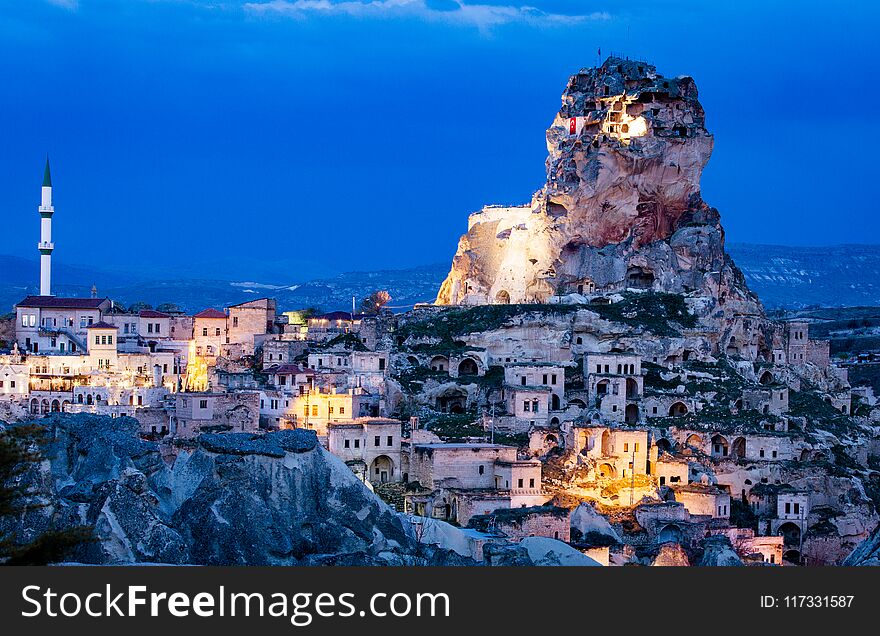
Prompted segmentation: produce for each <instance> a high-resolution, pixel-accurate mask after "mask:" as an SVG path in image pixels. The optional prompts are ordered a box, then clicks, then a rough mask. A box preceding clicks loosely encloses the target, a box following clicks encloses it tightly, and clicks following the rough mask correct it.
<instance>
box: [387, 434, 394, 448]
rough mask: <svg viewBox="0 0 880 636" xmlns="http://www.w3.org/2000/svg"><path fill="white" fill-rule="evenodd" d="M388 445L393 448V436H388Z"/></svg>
mask: <svg viewBox="0 0 880 636" xmlns="http://www.w3.org/2000/svg"><path fill="white" fill-rule="evenodd" d="M388 445H389V446H394V436H393V435H389V436H388Z"/></svg>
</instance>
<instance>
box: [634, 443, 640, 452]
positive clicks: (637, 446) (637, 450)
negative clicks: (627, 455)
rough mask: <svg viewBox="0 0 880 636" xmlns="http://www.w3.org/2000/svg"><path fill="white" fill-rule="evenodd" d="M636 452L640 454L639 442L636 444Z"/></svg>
mask: <svg viewBox="0 0 880 636" xmlns="http://www.w3.org/2000/svg"><path fill="white" fill-rule="evenodd" d="M634 450H635V451H636V452H637V453H638V452H639V443H638V442H636V444H635V448H634Z"/></svg>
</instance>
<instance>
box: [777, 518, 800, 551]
mask: <svg viewBox="0 0 880 636" xmlns="http://www.w3.org/2000/svg"><path fill="white" fill-rule="evenodd" d="M776 535H777V536H780V537H782V539H783V543H784V544H785V546H786V547H789V546H796V545H799V544H800V541H801V529H800V526H798V524H796V523H792V522H791V521H788V522H786V523H783V524H782V525H780V526H779V528H778V529H777V530H776Z"/></svg>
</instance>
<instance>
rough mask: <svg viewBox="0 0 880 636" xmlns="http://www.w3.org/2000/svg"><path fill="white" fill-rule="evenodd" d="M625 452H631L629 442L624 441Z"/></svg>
mask: <svg viewBox="0 0 880 636" xmlns="http://www.w3.org/2000/svg"><path fill="white" fill-rule="evenodd" d="M623 452H624V453H627V452H629V443H627V442H624V444H623Z"/></svg>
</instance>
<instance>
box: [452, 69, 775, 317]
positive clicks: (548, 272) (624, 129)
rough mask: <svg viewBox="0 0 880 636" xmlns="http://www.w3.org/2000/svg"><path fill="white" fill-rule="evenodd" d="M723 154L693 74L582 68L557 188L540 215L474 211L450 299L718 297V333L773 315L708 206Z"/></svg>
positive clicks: (550, 169)
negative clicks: (709, 180) (640, 294)
mask: <svg viewBox="0 0 880 636" xmlns="http://www.w3.org/2000/svg"><path fill="white" fill-rule="evenodd" d="M712 145H713V138H712V135H711V134H710V133H709V132H708V131H707V130H706V127H705V116H704V112H703V108H702V106H701V105H700V103H699V101H698V99H697V88H696V85H695V83H694V81H693V79H691V78H690V77H678V78H666V77H663V76H662V75H660V74H659V73H657V72H656V69H655V68H654V67H653V66H651V65H650V64H646V63H644V62H636V61H630V60H622V59H619V58H609V59H608V60H606V61H605V63H604V64H603V65H602V66H601V67H599V68H592V69H584V70H581V71H580V72H579V73H577V74H575V75H573V76H572V77H571V78H570V79H569V82H568V86H567V87H566V89H565V92H564V93H563V96H562V107H561V108H560V110H559V112H558V113H557V114H556V116H555V118H554V120H553V123H552V124H551V126H550V128H549V129H548V130H547V149H548V152H549V156H548V158H547V182H546V184H545V186H544V187H543V188H542V189H541V190H540V191H538V192H537V193H536V194H535V195H534V196H533V198H532V202H531V203H530V204H529V205H525V206H519V207H497V206H490V207H486V208H483V209H482V210H480V211H479V212H476V213H474V214H472V215H471V217H470V219H469V221H468V232H467V234H465V235H464V236H463V237H462V238H461V240H460V242H459V245H458V251H457V252H456V255H455V257H454V259H453V263H452V269H451V271H450V273H449V275H448V277H447V278H446V280H445V281H444V282H443V284H442V286H441V288H440V291H439V294H438V296H437V301H436V302H437V303H438V304H486V303H530V302H547V301H548V300H551V299H552V297H554V296H563V295H568V294H576V295H578V296H580V297H581V299H583V297H584V296H588V295H589V294H591V293H593V292H613V291H621V290H623V289H629V288H636V289H653V290H657V291H666V292H673V293H694V294H697V295H701V296H703V297H705V299H706V302H705V303H704V304H703V306H701V307H700V308H699V314H700V316H701V317H703V318H704V319H705V320H704V323H705V326H707V327H710V326H713V325H714V326H717V325H718V324H719V319H724V321H725V322H726V323H727V324H731V323H733V322H735V320H734V319H735V317H742V316H752V317H758V318H763V309H762V308H761V306H760V303H759V301H758V299H757V297H756V296H754V295H753V294H752V293H751V292H750V291H749V289H748V287H747V286H746V284H745V280H744V278H743V276H742V274H741V272H740V271H739V270H738V269H737V268H736V266H735V265H734V264H733V262H732V261H731V260H730V259H729V258H728V257H727V255H726V254H725V252H724V231H723V229H722V227H721V224H720V220H719V214H718V212H717V210H715V209H714V208H711V207H709V206H708V205H707V204H706V203H705V202H704V201H703V200H702V198H701V197H700V176H701V173H702V170H703V168H704V166H705V165H706V162H707V161H708V160H709V156H710V155H711V152H712ZM575 299H577V296H575Z"/></svg>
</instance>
